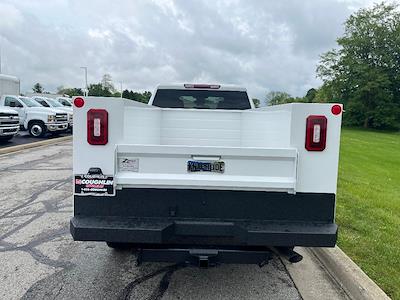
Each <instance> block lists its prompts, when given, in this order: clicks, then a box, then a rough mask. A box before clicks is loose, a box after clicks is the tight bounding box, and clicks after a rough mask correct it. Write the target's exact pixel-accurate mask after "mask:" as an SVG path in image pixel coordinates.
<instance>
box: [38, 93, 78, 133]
mask: <svg viewBox="0 0 400 300" xmlns="http://www.w3.org/2000/svg"><path fill="white" fill-rule="evenodd" d="M31 99H33V100H35V101H36V102H37V103H39V104H40V105H42V106H44V107H52V108H53V109H57V110H59V111H63V112H65V113H67V114H68V129H72V127H73V125H74V120H73V110H72V107H66V106H64V105H62V104H61V103H60V102H58V101H57V100H56V99H51V98H47V97H41V96H32V98H31Z"/></svg>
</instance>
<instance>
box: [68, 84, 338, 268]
mask: <svg viewBox="0 0 400 300" xmlns="http://www.w3.org/2000/svg"><path fill="white" fill-rule="evenodd" d="M149 104H150V105H145V104H142V103H138V102H135V101H132V100H125V99H119V98H101V97H84V98H82V97H77V98H75V99H74V118H75V121H74V122H75V124H74V126H75V130H74V142H73V143H74V149H73V155H74V158H73V160H74V161H73V164H74V167H73V172H74V176H75V178H74V217H73V218H72V219H71V233H72V236H73V237H74V239H75V240H79V241H104V242H107V244H108V245H109V246H111V247H122V246H125V245H127V244H129V245H131V246H132V247H135V248H137V249H142V250H143V251H141V252H140V253H141V255H140V257H141V259H142V260H149V261H175V262H184V261H186V262H188V261H192V262H193V261H194V262H197V263H199V264H205V265H208V264H209V263H210V262H211V263H212V262H215V263H217V262H233V263H252V262H257V263H261V262H262V261H263V260H268V250H267V249H269V247H277V248H278V249H286V250H289V251H290V250H291V249H293V247H295V246H307V247H333V246H334V245H335V243H336V239H337V225H336V224H335V222H334V217H335V195H336V184H337V172H338V159H339V139H340V126H341V113H342V106H341V105H338V104H300V103H293V104H285V105H278V106H272V107H264V108H258V109H255V108H254V105H253V104H252V102H251V100H250V99H249V97H248V96H247V92H246V90H245V89H243V88H238V87H224V86H219V85H192V84H190V85H181V86H180V85H176V86H172V85H171V86H159V87H158V88H157V90H156V92H155V94H154V95H153V96H152V98H151V99H150V103H149ZM144 250H145V251H144Z"/></svg>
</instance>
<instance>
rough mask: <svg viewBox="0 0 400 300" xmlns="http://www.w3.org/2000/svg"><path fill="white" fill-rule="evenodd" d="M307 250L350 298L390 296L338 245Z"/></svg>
mask: <svg viewBox="0 0 400 300" xmlns="http://www.w3.org/2000/svg"><path fill="white" fill-rule="evenodd" d="M309 250H310V252H311V253H312V254H314V255H315V257H316V258H317V259H318V260H319V261H320V262H321V264H322V265H323V266H324V267H325V269H326V270H327V272H328V273H329V275H331V276H332V277H333V279H334V280H335V281H336V282H337V283H338V284H339V286H340V287H341V288H342V289H343V290H344V291H345V292H346V294H347V295H348V296H349V297H350V298H351V299H354V300H361V299H363V300H378V299H386V300H390V297H389V296H388V295H386V294H385V292H384V291H383V290H382V289H381V288H380V287H379V286H378V285H377V284H376V283H375V282H374V281H373V280H372V279H371V278H369V277H368V275H367V274H365V273H364V272H363V270H361V268H360V267H359V266H357V265H356V264H355V262H353V261H352V260H351V259H350V257H348V256H347V255H346V254H345V253H344V252H343V251H342V250H341V249H340V248H339V247H338V246H336V247H335V248H310V249H309Z"/></svg>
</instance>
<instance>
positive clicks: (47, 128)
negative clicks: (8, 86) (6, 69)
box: [0, 95, 68, 137]
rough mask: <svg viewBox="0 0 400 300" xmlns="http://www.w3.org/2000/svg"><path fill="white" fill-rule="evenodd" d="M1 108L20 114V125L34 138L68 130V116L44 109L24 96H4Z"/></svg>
mask: <svg viewBox="0 0 400 300" xmlns="http://www.w3.org/2000/svg"><path fill="white" fill-rule="evenodd" d="M0 106H7V107H10V108H12V109H13V110H15V111H17V112H18V116H19V124H20V127H22V128H23V129H24V130H28V132H29V134H30V135H31V136H34V137H41V136H44V135H45V134H46V132H50V133H53V134H54V133H59V132H62V131H65V130H67V128H68V115H67V113H64V112H62V111H59V110H55V109H52V108H47V107H43V106H41V105H40V104H38V103H37V102H36V101H34V100H32V99H30V98H28V97H23V96H16V95H3V96H1V98H0Z"/></svg>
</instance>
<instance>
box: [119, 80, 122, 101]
mask: <svg viewBox="0 0 400 300" xmlns="http://www.w3.org/2000/svg"><path fill="white" fill-rule="evenodd" d="M119 83H120V84H121V98H122V81H120V82H119Z"/></svg>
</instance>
